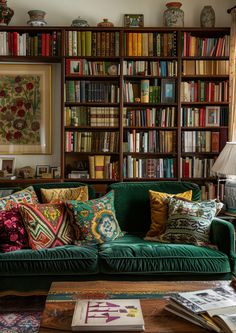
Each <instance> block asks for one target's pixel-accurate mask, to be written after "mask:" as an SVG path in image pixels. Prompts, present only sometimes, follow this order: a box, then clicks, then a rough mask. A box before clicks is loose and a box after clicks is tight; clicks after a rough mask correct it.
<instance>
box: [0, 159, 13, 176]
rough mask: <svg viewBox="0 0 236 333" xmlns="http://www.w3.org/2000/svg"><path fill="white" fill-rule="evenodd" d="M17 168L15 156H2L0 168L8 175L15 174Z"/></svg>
mask: <svg viewBox="0 0 236 333" xmlns="http://www.w3.org/2000/svg"><path fill="white" fill-rule="evenodd" d="M14 169H15V158H9V157H6V158H5V157H1V158H0V170H1V171H4V174H6V175H7V176H13V174H14Z"/></svg>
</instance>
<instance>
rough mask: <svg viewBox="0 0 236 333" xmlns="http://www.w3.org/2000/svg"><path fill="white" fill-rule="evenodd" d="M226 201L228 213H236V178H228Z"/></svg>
mask: <svg viewBox="0 0 236 333" xmlns="http://www.w3.org/2000/svg"><path fill="white" fill-rule="evenodd" d="M224 203H225V204H226V211H227V212H228V213H230V214H236V179H227V180H226V182H225V195H224Z"/></svg>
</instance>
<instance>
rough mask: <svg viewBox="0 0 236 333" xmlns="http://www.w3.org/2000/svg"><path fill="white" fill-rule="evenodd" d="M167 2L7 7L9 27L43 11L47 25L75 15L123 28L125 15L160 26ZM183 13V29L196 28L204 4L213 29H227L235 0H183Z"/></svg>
mask: <svg viewBox="0 0 236 333" xmlns="http://www.w3.org/2000/svg"><path fill="white" fill-rule="evenodd" d="M167 2H169V1H168V0H166V1H164V0H99V1H98V0H50V1H49V0H40V1H38V0H20V1H19V0H8V6H9V7H11V8H12V9H13V10H14V11H15V15H14V17H13V19H12V21H11V23H10V24H11V25H25V24H26V22H27V21H28V19H29V16H28V14H27V12H28V11H29V10H31V9H41V10H44V11H46V13H47V15H46V17H45V19H46V21H47V22H48V25H70V24H71V21H72V20H73V19H74V18H76V17H77V16H82V17H83V18H86V19H87V20H88V22H89V24H90V25H91V26H95V25H96V24H97V23H98V22H100V21H101V20H102V19H103V18H104V17H107V18H109V20H110V21H112V22H113V23H114V24H115V25H116V26H122V25H123V17H124V14H127V13H129V14H130V13H133V14H144V24H145V26H162V21H163V20H162V17H163V12H164V10H165V9H166V6H165V4H166V3H167ZM181 3H182V4H183V5H182V9H183V10H184V12H185V26H199V17H200V12H201V9H202V8H203V6H204V5H212V6H213V8H214V10H215V13H216V26H229V25H230V15H229V14H227V9H228V8H231V7H233V6H234V5H235V0H207V2H206V1H205V0H182V1H181Z"/></svg>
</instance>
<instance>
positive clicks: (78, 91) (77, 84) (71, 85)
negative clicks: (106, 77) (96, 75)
mask: <svg viewBox="0 0 236 333" xmlns="http://www.w3.org/2000/svg"><path fill="white" fill-rule="evenodd" d="M65 91H66V101H67V102H76V103H83V102H103V103H118V102H119V87H118V83H110V82H105V81H99V82H97V81H85V80H82V81H71V80H68V81H66V88H65Z"/></svg>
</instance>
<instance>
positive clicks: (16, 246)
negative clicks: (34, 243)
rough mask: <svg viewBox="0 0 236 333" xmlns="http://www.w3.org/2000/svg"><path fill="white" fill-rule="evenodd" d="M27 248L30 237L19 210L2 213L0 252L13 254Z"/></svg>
mask: <svg viewBox="0 0 236 333" xmlns="http://www.w3.org/2000/svg"><path fill="white" fill-rule="evenodd" d="M27 247H29V243H28V235H27V232H26V230H25V227H24V225H23V221H22V218H21V214H20V212H19V210H18V208H12V209H11V210H2V211H0V250H1V251H2V252H11V251H16V250H20V249H23V248H27Z"/></svg>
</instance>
